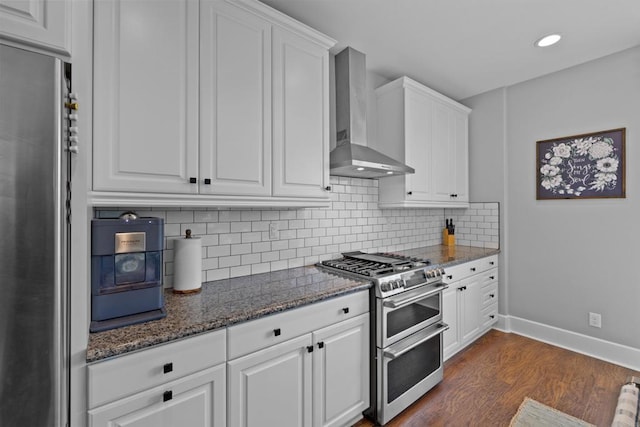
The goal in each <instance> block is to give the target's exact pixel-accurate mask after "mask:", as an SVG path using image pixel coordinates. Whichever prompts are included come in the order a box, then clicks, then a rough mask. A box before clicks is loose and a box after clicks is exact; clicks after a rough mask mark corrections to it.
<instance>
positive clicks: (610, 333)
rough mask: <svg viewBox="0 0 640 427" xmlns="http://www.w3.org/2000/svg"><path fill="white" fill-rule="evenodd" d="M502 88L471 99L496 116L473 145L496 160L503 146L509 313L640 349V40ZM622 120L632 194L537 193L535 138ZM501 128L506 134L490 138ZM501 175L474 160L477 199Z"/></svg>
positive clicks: (480, 113)
mask: <svg viewBox="0 0 640 427" xmlns="http://www.w3.org/2000/svg"><path fill="white" fill-rule="evenodd" d="M505 90H506V97H504V102H503V105H502V106H501V105H500V102H499V100H498V99H497V98H498V97H499V96H498V95H497V94H496V92H490V93H487V94H484V95H479V96H477V97H474V98H472V99H471V100H470V101H471V102H466V101H465V103H467V105H470V106H472V107H473V108H474V112H473V113H472V117H474V115H475V116H476V117H482V118H483V119H486V120H490V121H491V123H488V124H485V125H483V126H482V127H476V126H474V127H472V128H471V135H470V140H471V141H472V144H487V151H494V152H495V155H496V158H500V152H501V150H502V152H504V151H505V150H506V157H505V164H504V169H503V170H504V173H505V177H504V180H503V182H502V184H503V185H502V188H504V189H505V193H504V200H505V203H506V206H504V209H503V211H504V214H505V216H506V218H505V219H506V221H504V222H505V223H506V227H507V233H506V241H505V243H506V244H505V245H504V246H503V250H505V251H506V252H507V256H508V272H507V277H506V282H507V284H508V294H507V295H508V296H507V312H506V313H503V314H508V315H510V316H515V317H518V318H522V319H526V320H529V321H533V322H539V323H542V324H545V325H549V326H553V327H557V328H560V329H564V330H567V331H572V332H576V333H579V334H584V335H587V336H591V337H595V338H600V339H603V340H606V341H610V342H613V343H619V344H623V345H627V346H631V347H635V348H640V334H638V331H637V325H638V315H639V314H640V310H639V308H640V269H638V267H637V265H636V264H637V262H638V256H639V255H640V250H639V249H638V246H637V245H638V241H640V223H639V222H638V218H640V201H639V200H638V189H637V185H636V184H637V183H638V182H639V172H638V171H639V167H640V151H639V150H638V148H637V146H638V144H637V143H638V136H639V135H640V132H639V131H640V48H634V49H630V50H627V51H623V52H620V53H617V54H614V55H611V56H608V57H605V58H601V59H598V60H595V61H591V62H589V63H586V64H582V65H579V66H576V67H573V68H570V69H567V70H563V71H560V72H557V73H553V74H550V75H547V76H544V77H541V78H538V79H534V80H531V81H528V82H524V83H521V84H517V85H514V86H511V87H509V88H507V89H505ZM502 109H504V111H505V112H506V114H504V115H502V114H501V113H500V112H501V110H502ZM501 116H502V117H501ZM618 127H626V129H627V131H626V165H627V166H626V199H590V200H555V201H537V200H536V193H535V189H536V182H535V180H536V166H535V154H536V148H535V147H536V141H538V140H544V139H551V138H555V137H564V136H570V135H575V134H582V133H588V132H594V131H599V130H607V129H613V128H618ZM500 128H506V136H505V138H503V139H502V140H500V139H499V137H498V140H497V141H496V140H492V139H487V138H486V137H487V136H491V135H492V134H496V135H497V134H498V133H499V129H500ZM483 139H484V141H483ZM501 145H502V147H501ZM474 150H475V151H474V153H477V152H478V150H476V147H474ZM485 157H486V156H485ZM471 158H472V159H473V158H474V155H472V156H471ZM478 161H481V157H479V158H476V159H474V165H475V164H476V163H477V162H478ZM495 181H496V172H495V171H494V170H492V168H491V167H486V168H480V167H472V169H471V182H472V183H473V184H472V193H471V196H472V198H473V199H475V198H476V194H479V195H481V197H483V198H485V199H486V197H487V195H488V194H490V193H488V192H490V191H497V192H498V193H499V192H500V191H501V190H499V189H498V190H495V189H494V190H490V189H485V188H479V186H484V185H487V186H489V185H492V186H493V185H495ZM498 187H500V185H498ZM476 192H477V193H476ZM498 196H499V195H498ZM503 295H504V294H503ZM590 311H592V312H597V313H601V314H602V328H601V329H597V328H593V327H590V326H588V324H587V319H588V312H590Z"/></svg>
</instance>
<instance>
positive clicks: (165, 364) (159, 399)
mask: <svg viewBox="0 0 640 427" xmlns="http://www.w3.org/2000/svg"><path fill="white" fill-rule="evenodd" d="M225 359H226V330H225V329H223V330H218V331H214V332H210V333H207V334H202V335H198V336H195V337H192V338H188V339H184V340H181V341H176V342H173V343H170V344H165V345H161V346H158V347H154V348H151V349H147V350H144V351H140V352H137V353H133V354H130V355H125V356H122V357H117V358H115V359H113V360H107V361H103V362H98V363H95V364H92V365H89V367H88V369H87V376H88V387H87V389H88V408H89V411H88V426H89V427H116V426H118V427H174V426H180V427H205V426H206V427H225V426H226V423H227V422H226V364H225V363H224V362H225Z"/></svg>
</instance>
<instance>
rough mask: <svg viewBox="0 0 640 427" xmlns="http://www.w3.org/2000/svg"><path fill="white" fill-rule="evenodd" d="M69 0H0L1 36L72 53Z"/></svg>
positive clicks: (46, 49) (54, 50) (60, 53)
mask: <svg viewBox="0 0 640 427" xmlns="http://www.w3.org/2000/svg"><path fill="white" fill-rule="evenodd" d="M71 3H72V2H71V1H70V0H0V38H3V39H6V40H10V41H12V42H16V43H18V44H22V45H26V46H28V47H32V48H36V49H38V50H40V49H42V50H45V51H49V52H52V53H54V54H57V55H61V56H63V57H69V56H70V55H71V23H70V20H71Z"/></svg>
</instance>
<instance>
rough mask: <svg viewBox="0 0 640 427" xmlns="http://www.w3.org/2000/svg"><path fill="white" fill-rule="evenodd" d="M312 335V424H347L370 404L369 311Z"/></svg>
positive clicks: (317, 426) (317, 425)
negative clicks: (313, 347) (313, 345)
mask: <svg viewBox="0 0 640 427" xmlns="http://www.w3.org/2000/svg"><path fill="white" fill-rule="evenodd" d="M313 339H314V344H315V349H314V351H313V425H314V426H316V427H319V426H332V427H333V426H335V427H337V426H343V425H346V423H347V422H348V421H351V420H353V419H354V418H359V417H360V415H361V414H362V411H364V410H365V409H367V408H368V407H369V314H363V315H361V316H358V317H356V318H354V319H350V320H345V321H343V322H340V323H338V324H336V325H333V326H329V327H327V328H324V329H322V330H320V331H317V332H314V333H313Z"/></svg>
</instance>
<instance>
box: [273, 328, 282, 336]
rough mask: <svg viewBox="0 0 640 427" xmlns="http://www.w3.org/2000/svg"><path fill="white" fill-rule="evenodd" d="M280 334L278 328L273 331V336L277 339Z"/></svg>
mask: <svg viewBox="0 0 640 427" xmlns="http://www.w3.org/2000/svg"><path fill="white" fill-rule="evenodd" d="M281 333H282V331H280V328H278V329H274V330H273V335H275V336H277V337H279V336H280V334H281Z"/></svg>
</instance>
